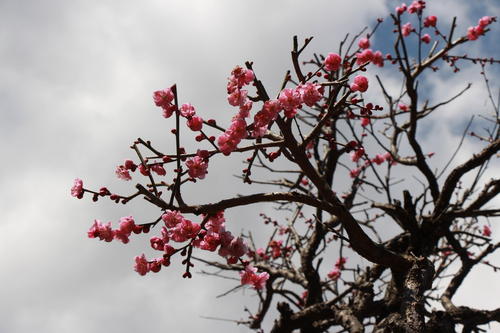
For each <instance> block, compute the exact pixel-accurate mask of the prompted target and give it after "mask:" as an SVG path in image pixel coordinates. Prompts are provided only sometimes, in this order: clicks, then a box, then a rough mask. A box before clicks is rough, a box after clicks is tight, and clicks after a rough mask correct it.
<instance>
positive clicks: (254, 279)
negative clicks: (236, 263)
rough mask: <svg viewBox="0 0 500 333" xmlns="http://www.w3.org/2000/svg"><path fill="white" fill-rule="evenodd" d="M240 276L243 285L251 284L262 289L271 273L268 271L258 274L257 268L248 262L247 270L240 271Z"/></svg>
mask: <svg viewBox="0 0 500 333" xmlns="http://www.w3.org/2000/svg"><path fill="white" fill-rule="evenodd" d="M240 277H241V284H242V285H245V284H250V285H252V286H253V287H254V288H255V289H258V290H260V289H262V288H264V286H265V284H266V281H267V280H268V279H269V274H268V273H267V272H262V273H260V274H257V268H255V267H253V266H252V265H250V264H248V265H246V267H245V270H243V271H241V272H240Z"/></svg>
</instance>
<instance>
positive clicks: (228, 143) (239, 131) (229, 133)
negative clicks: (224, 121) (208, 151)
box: [217, 116, 247, 155]
mask: <svg viewBox="0 0 500 333" xmlns="http://www.w3.org/2000/svg"><path fill="white" fill-rule="evenodd" d="M246 128H247V123H246V121H245V119H244V118H242V117H238V116H236V117H233V121H232V123H231V126H229V128H228V129H227V130H226V132H224V133H223V134H222V135H221V136H219V138H218V139H217V144H218V146H219V150H220V151H221V152H222V153H223V154H224V155H229V154H230V153H231V152H232V151H233V150H235V149H236V147H237V145H238V144H239V143H240V141H241V140H242V139H244V138H246V136H247V130H246Z"/></svg>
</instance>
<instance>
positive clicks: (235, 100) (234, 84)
mask: <svg viewBox="0 0 500 333" xmlns="http://www.w3.org/2000/svg"><path fill="white" fill-rule="evenodd" d="M254 78H255V75H254V74H253V72H252V71H251V70H249V69H243V68H241V67H240V66H236V67H235V68H234V69H233V71H232V72H231V76H230V77H229V82H228V84H227V93H228V95H229V96H228V97H227V100H228V102H229V104H231V105H232V106H239V108H240V114H239V115H240V117H243V118H246V117H248V112H249V111H250V109H251V108H252V101H250V99H249V98H248V97H247V95H248V91H247V90H243V89H241V88H243V87H244V86H246V85H248V84H250V83H251V82H252V81H253V80H254Z"/></svg>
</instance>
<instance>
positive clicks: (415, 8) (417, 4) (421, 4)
mask: <svg viewBox="0 0 500 333" xmlns="http://www.w3.org/2000/svg"><path fill="white" fill-rule="evenodd" d="M424 8H425V1H422V0H415V1H413V2H412V3H411V4H410V6H408V7H406V4H405V3H402V4H401V5H400V6H398V7H396V13H397V14H398V15H402V14H403V13H404V12H405V11H408V13H410V14H414V13H417V14H421V13H422V11H423V10H424Z"/></svg>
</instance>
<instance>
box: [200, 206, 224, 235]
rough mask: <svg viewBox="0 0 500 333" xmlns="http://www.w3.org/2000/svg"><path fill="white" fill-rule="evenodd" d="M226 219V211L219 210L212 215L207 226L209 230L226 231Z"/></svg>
mask: <svg viewBox="0 0 500 333" xmlns="http://www.w3.org/2000/svg"><path fill="white" fill-rule="evenodd" d="M225 221H226V219H225V218H224V211H219V212H217V213H216V214H215V215H211V216H210V218H209V219H208V221H207V223H206V224H205V228H206V229H207V230H209V231H213V232H217V233H218V232H221V231H224V222H225Z"/></svg>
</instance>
